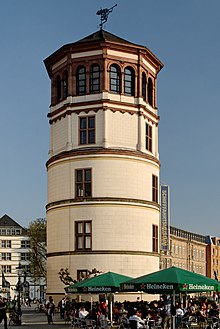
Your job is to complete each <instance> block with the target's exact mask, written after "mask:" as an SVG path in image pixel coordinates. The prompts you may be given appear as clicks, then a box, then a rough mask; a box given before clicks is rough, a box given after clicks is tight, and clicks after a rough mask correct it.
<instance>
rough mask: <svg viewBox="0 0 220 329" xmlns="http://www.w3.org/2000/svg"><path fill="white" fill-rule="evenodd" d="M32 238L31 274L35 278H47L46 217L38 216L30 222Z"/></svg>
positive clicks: (30, 237)
mask: <svg viewBox="0 0 220 329" xmlns="http://www.w3.org/2000/svg"><path fill="white" fill-rule="evenodd" d="M27 232H28V236H29V240H30V274H31V275H32V276H33V278H34V280H36V281H37V280H38V279H40V278H41V277H44V278H46V275H47V272H46V247H47V244H46V219H45V218H37V219H35V220H34V221H32V222H30V224H29V226H28V229H27Z"/></svg>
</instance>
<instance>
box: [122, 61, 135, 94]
mask: <svg viewBox="0 0 220 329" xmlns="http://www.w3.org/2000/svg"><path fill="white" fill-rule="evenodd" d="M134 92H135V88H134V70H133V69H132V68H131V67H126V68H125V71H124V94H125V95H127V96H134Z"/></svg>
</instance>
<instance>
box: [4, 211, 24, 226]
mask: <svg viewBox="0 0 220 329" xmlns="http://www.w3.org/2000/svg"><path fill="white" fill-rule="evenodd" d="M0 227H5V228H6V227H18V228H21V229H23V227H22V226H21V225H19V224H18V223H17V222H15V221H14V219H12V218H11V217H9V216H8V215H6V214H5V215H4V216H2V217H1V218H0Z"/></svg>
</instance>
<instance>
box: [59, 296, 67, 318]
mask: <svg viewBox="0 0 220 329" xmlns="http://www.w3.org/2000/svg"><path fill="white" fill-rule="evenodd" d="M65 306H66V299H65V297H63V298H62V299H61V300H60V301H59V303H58V307H59V310H60V318H61V319H64V314H65Z"/></svg>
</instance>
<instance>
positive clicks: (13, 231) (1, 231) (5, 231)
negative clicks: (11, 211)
mask: <svg viewBox="0 0 220 329" xmlns="http://www.w3.org/2000/svg"><path fill="white" fill-rule="evenodd" d="M21 234H22V229H20V228H0V235H21Z"/></svg>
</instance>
